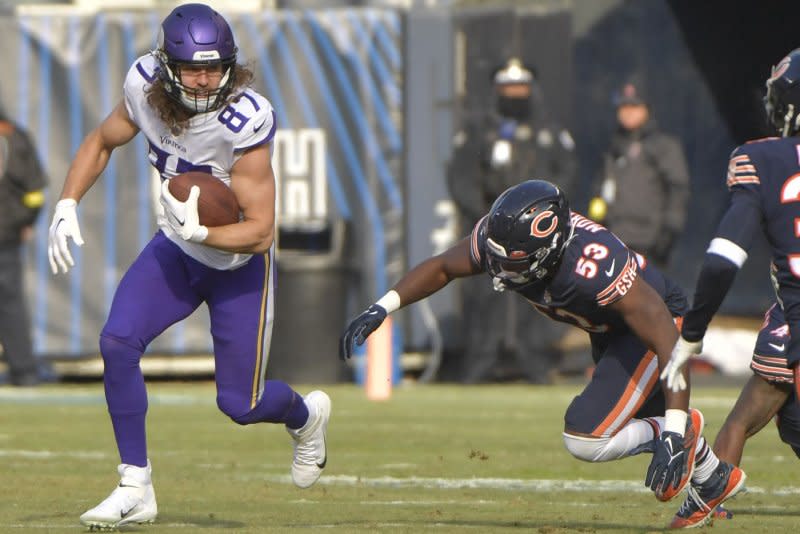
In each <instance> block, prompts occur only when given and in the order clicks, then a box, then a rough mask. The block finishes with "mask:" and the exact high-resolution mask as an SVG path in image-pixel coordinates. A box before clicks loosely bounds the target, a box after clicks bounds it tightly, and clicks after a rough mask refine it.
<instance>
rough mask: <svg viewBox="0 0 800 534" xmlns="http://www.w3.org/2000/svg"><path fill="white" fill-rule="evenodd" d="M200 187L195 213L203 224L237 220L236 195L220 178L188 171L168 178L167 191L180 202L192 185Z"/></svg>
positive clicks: (183, 200)
mask: <svg viewBox="0 0 800 534" xmlns="http://www.w3.org/2000/svg"><path fill="white" fill-rule="evenodd" d="M195 185H196V186H197V187H199V188H200V196H199V197H198V198H197V213H198V215H199V217H200V224H201V225H203V226H225V225H226V224H235V223H237V222H239V203H238V202H237V201H236V195H234V194H233V191H231V189H230V187H228V186H227V185H225V184H224V183H223V182H222V180H220V179H219V178H216V177H215V176H212V175H211V174H208V173H205V172H199V171H190V172H185V173H183V174H179V175H177V176H175V177H173V178H172V179H170V180H169V192H170V193H171V194H172V196H173V197H175V199H176V200H179V201H180V202H186V200H187V199H188V198H189V193H190V191H191V189H192V186H195Z"/></svg>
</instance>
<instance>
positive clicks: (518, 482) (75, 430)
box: [0, 383, 800, 533]
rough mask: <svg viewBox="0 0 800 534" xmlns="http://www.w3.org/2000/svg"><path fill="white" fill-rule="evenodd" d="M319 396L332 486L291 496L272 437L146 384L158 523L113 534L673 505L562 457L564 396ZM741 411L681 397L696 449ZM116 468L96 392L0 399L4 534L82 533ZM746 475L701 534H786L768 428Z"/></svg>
mask: <svg viewBox="0 0 800 534" xmlns="http://www.w3.org/2000/svg"><path fill="white" fill-rule="evenodd" d="M308 389H309V388H302V391H308ZM325 389H326V390H327V391H328V392H329V394H330V396H331V398H332V400H333V417H332V420H331V424H330V428H329V433H328V444H329V461H328V468H327V469H326V471H325V474H324V475H323V478H322V480H321V481H320V483H319V484H317V485H316V486H314V487H313V488H311V489H308V490H299V489H296V488H295V487H294V486H292V485H291V482H290V480H289V478H288V473H289V464H290V462H291V443H290V439H289V437H288V435H287V434H286V433H285V431H284V430H283V428H281V427H279V426H273V425H255V426H250V427H239V426H237V425H235V424H233V423H232V422H230V421H229V420H228V419H227V418H226V417H224V416H223V415H222V414H221V413H219V412H218V411H217V409H216V406H215V401H214V398H215V393H214V389H213V385H212V384H208V383H186V384H176V383H154V384H150V385H149V391H150V412H149V417H148V430H149V442H150V451H149V454H150V458H151V461H152V463H153V468H154V481H155V487H156V493H157V496H158V504H159V517H158V522H157V523H156V524H155V525H152V526H141V527H138V526H137V527H129V528H123V529H122V530H123V531H128V532H153V533H155V532H202V533H213V532H225V533H240V532H241V533H257V532H312V531H315V532H316V531H319V530H320V529H324V531H325V532H330V531H335V532H375V531H380V532H409V533H411V532H414V533H416V532H437V533H447V532H476V533H477V532H540V533H562V532H604V533H605V532H652V531H659V530H660V529H661V528H662V527H663V526H664V525H665V524H666V523H667V522H668V521H669V520H670V519H671V517H672V515H673V514H674V512H675V510H676V509H677V507H678V505H679V502H671V503H666V504H664V503H659V502H657V501H656V500H655V498H654V497H653V496H652V494H651V493H649V492H647V491H644V486H643V479H644V472H645V470H646V467H647V462H648V461H649V456H645V455H643V456H641V457H636V458H631V459H627V460H623V461H618V462H610V463H605V464H590V463H585V462H579V461H577V460H574V459H573V458H572V457H571V456H570V455H569V454H568V453H567V452H566V451H565V449H564V448H563V445H562V442H561V427H562V424H563V423H562V421H563V419H562V417H563V413H564V410H565V409H566V407H567V405H568V404H569V402H570V400H571V398H572V396H573V395H574V394H575V393H576V392H577V391H578V387H573V386H554V387H531V386H521V385H512V386H484V387H463V386H455V385H446V386H445V385H436V386H408V387H403V388H397V389H396V390H395V392H394V395H393V397H392V399H391V400H390V401H388V402H384V403H373V402H369V401H367V400H366V399H365V397H364V394H363V391H362V390H360V389H358V388H357V387H355V386H349V385H347V386H333V387H326V388H325ZM737 393H738V392H737V390H736V389H735V388H715V389H710V388H707V389H698V390H696V391H695V396H694V402H693V404H694V405H695V406H696V407H698V408H700V409H702V410H703V412H704V414H705V417H706V423H707V427H706V434H707V435H708V436H712V437H713V436H715V435H716V432H717V430H718V429H719V427H720V425H721V423H722V421H723V418H724V416H725V415H726V414H727V411H728V409H729V408H730V406H731V405H732V404H733V402H734V400H735V397H736V395H737ZM117 461H118V459H117V456H116V449H115V447H114V441H113V435H112V432H111V425H110V423H109V420H108V416H107V414H106V410H105V404H104V402H103V396H102V385H100V384H90V385H83V386H47V387H42V388H39V389H36V390H33V393H32V394H29V395H28V394H25V392H21V391H19V390H14V389H11V388H0V462H1V463H0V465H2V467H0V488H1V489H0V495H2V498H0V533H6V532H80V531H82V530H83V529H82V527H81V526H80V524H79V523H78V516H79V515H80V514H81V513H82V512H83V511H84V510H85V509H87V508H89V507H91V506H93V505H95V504H96V503H97V502H99V501H100V500H101V499H102V498H105V496H106V495H107V494H108V493H109V492H110V491H111V490H112V489H113V486H114V484H116V483H117V475H116V471H115V467H116V464H117ZM743 467H744V468H745V470H746V471H747V473H748V475H749V481H748V486H749V487H750V489H751V491H750V492H749V493H748V494H747V495H744V496H741V497H739V498H737V499H736V500H733V501H731V503H730V508H731V509H732V510H733V512H734V514H735V517H734V519H733V520H730V521H721V520H717V522H716V525H715V526H714V527H713V529H714V530H713V531H717V532H770V533H779V532H798V531H800V500H799V499H798V495H800V489H799V488H800V462H798V460H797V459H796V458H795V456H794V455H793V453H792V451H791V450H790V449H789V448H788V447H787V446H785V445H784V444H782V443H781V442H780V440H779V438H778V435H777V431H776V429H775V427H774V425H769V426H767V427H766V428H765V429H764V430H763V431H762V432H761V433H760V434H759V435H758V436H756V437H755V438H753V439H752V440H751V441H750V442H749V443H748V446H747V449H746V450H745V457H744V460H743ZM548 481H549V482H548ZM470 486H473V487H470ZM676 501H677V500H676ZM706 530H710V529H706ZM701 532H702V531H701Z"/></svg>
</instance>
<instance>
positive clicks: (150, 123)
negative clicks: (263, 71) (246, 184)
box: [123, 54, 275, 270]
mask: <svg viewBox="0 0 800 534" xmlns="http://www.w3.org/2000/svg"><path fill="white" fill-rule="evenodd" d="M157 65H158V64H157V62H156V59H155V58H154V57H153V56H151V55H150V54H148V55H145V56H142V57H140V58H139V59H137V60H136V61H135V62H134V64H133V66H132V67H131V68H130V70H129V71H128V75H127V76H126V77H125V85H124V87H123V91H124V95H125V107H126V108H127V109H128V115H130V117H131V119H132V120H133V122H134V123H136V125H137V126H138V127H139V129H140V130H141V132H142V134H143V135H144V136H145V138H146V139H147V144H148V158H149V159H150V164H151V165H153V167H155V168H156V170H158V172H159V174H160V175H161V179H162V180H165V179H169V178H172V177H173V176H175V175H177V174H181V173H184V172H187V171H203V172H207V173H210V174H213V175H214V176H216V177H217V178H219V179H220V180H222V181H223V182H224V183H225V185H227V186H228V187H230V184H231V175H230V170H231V167H232V166H233V165H234V163H236V161H238V159H239V158H240V157H241V155H242V154H243V153H244V151H245V150H247V149H248V148H252V147H255V146H258V145H262V144H264V143H269V142H270V141H272V138H273V136H274V135H275V111H274V110H273V109H272V105H271V104H270V103H269V101H268V100H267V99H266V98H264V97H263V96H261V95H260V94H258V93H256V92H255V91H253V90H252V89H250V88H247V89H244V90H243V91H242V92H240V93H239V98H238V99H235V101H233V102H230V103H229V104H226V105H223V106H222V107H221V108H220V109H217V110H216V111H212V112H209V113H199V114H197V115H195V116H194V117H192V118H191V119H190V121H189V126H188V127H187V128H186V129H185V130H184V131H183V132H182V133H181V134H180V135H177V136H175V135H172V133H171V132H170V131H169V128H168V127H167V126H166V125H165V124H164V123H163V122H162V121H161V119H160V118H159V116H158V112H157V111H156V110H154V109H153V108H152V107H151V106H150V104H148V103H147V93H146V91H147V89H148V88H149V86H150V84H151V83H152V82H153V80H154V79H155V76H156V74H155V73H156V69H157ZM157 222H158V226H159V227H160V228H161V230H162V231H163V232H164V234H165V235H166V236H167V237H168V238H169V239H170V240H171V241H172V242H174V243H175V244H177V245H178V246H179V247H180V248H181V249H182V250H183V251H184V252H185V253H186V254H188V255H189V256H191V257H192V258H194V259H196V260H197V261H199V262H201V263H203V264H204V265H208V266H209V267H213V268H215V269H222V270H229V269H235V268H236V267H239V266H241V265H243V264H244V263H246V262H247V260H249V259H250V256H251V255H250V254H236V253H232V252H226V251H224V250H220V249H217V248H212V247H208V246H206V245H203V244H201V243H192V242H190V241H184V240H183V239H181V237H180V236H179V235H178V234H177V233H176V232H175V231H174V230H173V229H172V228H171V227H170V226H169V224H168V223H167V221H166V218H165V217H164V216H163V214H159V216H158V218H157Z"/></svg>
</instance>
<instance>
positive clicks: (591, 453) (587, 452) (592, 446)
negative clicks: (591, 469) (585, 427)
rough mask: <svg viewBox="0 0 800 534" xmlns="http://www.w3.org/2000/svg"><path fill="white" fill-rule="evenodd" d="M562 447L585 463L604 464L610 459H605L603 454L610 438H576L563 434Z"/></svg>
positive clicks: (572, 435)
mask: <svg viewBox="0 0 800 534" xmlns="http://www.w3.org/2000/svg"><path fill="white" fill-rule="evenodd" d="M563 436H564V446H565V447H566V448H567V450H568V451H569V453H570V454H571V455H572V456H574V457H575V458H577V459H578V460H583V461H585V462H604V461H606V460H610V459H612V458H606V457H605V456H606V455H605V453H606V449H607V446H608V443H609V442H610V441H611V438H592V437H589V436H576V435H574V434H567V433H566V432H565V433H564V434H563Z"/></svg>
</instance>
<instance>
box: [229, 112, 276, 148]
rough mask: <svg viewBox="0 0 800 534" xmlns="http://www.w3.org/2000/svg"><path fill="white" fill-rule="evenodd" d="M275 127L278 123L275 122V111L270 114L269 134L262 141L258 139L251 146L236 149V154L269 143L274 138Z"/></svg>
mask: <svg viewBox="0 0 800 534" xmlns="http://www.w3.org/2000/svg"><path fill="white" fill-rule="evenodd" d="M277 127H278V123H277V122H276V120H275V111H273V112H272V128H270V129H269V132H268V133H267V135H266V137H264V138H263V139H259V140H258V141H256V142H255V143H253V144H250V145H247V146H243V147H236V149H235V151H236V152H245V151H247V150H250V149H251V148H255V147H257V146H261V145H263V144H266V143H269V142H270V141H272V138H273V137H275V130H276V129H277Z"/></svg>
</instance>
